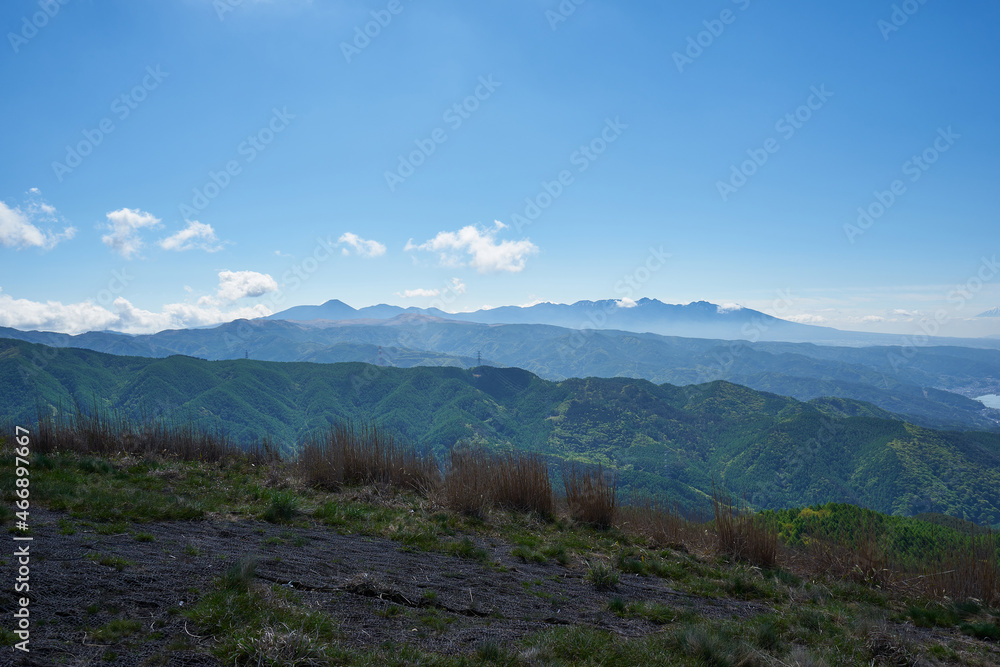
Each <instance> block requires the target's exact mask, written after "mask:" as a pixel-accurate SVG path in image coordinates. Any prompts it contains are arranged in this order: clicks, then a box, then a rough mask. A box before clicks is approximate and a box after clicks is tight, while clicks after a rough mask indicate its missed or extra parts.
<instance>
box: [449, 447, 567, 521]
mask: <svg viewBox="0 0 1000 667" xmlns="http://www.w3.org/2000/svg"><path fill="white" fill-rule="evenodd" d="M445 503H446V504H447V506H448V507H449V508H451V509H453V510H455V511H456V512H462V513H464V514H471V515H474V516H483V515H484V514H485V512H486V511H487V509H488V508H489V507H490V506H495V507H501V508H504V509H510V510H515V511H520V512H537V513H539V514H541V515H542V516H545V517H551V516H552V514H553V511H554V505H553V500H552V482H551V481H550V480H549V471H548V466H546V464H545V460H544V459H542V457H541V456H539V455H537V454H527V453H524V452H501V453H497V452H489V451H487V450H485V449H483V448H481V447H456V448H454V449H452V451H451V465H450V466H449V468H448V474H447V475H446V477H445Z"/></svg>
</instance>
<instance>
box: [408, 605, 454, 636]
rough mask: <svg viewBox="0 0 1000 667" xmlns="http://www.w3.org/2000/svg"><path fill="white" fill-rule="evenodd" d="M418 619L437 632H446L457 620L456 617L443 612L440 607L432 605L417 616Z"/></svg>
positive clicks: (424, 625)
mask: <svg viewBox="0 0 1000 667" xmlns="http://www.w3.org/2000/svg"><path fill="white" fill-rule="evenodd" d="M417 620H419V621H420V625H422V626H423V627H425V628H427V629H428V630H430V631H432V632H434V633H436V634H444V632H446V631H447V630H448V626H449V625H451V624H452V623H454V622H455V617H454V616H452V615H451V614H448V613H445V612H442V611H441V610H440V609H436V608H434V607H431V608H430V609H428V610H427V611H424V612H422V613H421V614H420V615H419V616H418V617H417Z"/></svg>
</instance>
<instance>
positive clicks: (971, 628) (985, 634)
mask: <svg viewBox="0 0 1000 667" xmlns="http://www.w3.org/2000/svg"><path fill="white" fill-rule="evenodd" d="M958 629H959V630H961V631H962V632H963V633H965V634H967V635H969V636H970V637H975V638H976V639H991V640H993V641H1000V625H997V624H996V623H960V624H959V626H958Z"/></svg>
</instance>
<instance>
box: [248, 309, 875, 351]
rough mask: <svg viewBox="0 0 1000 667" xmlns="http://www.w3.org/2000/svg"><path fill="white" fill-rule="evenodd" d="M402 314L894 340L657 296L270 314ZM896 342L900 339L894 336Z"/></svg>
mask: <svg viewBox="0 0 1000 667" xmlns="http://www.w3.org/2000/svg"><path fill="white" fill-rule="evenodd" d="M399 315H424V316H430V317H437V318H441V319H447V320H453V321H459V322H477V323H480V324H548V325H551V326H557V327H566V328H568V329H617V330H621V331H634V332H638V333H657V334H660V335H663V336H684V337H688V338H713V339H724V340H741V339H742V340H753V341H757V340H773V341H793V342H807V341H808V342H815V343H824V342H825V343H831V344H866V343H875V342H879V341H881V342H883V343H885V342H888V340H889V339H886V338H885V337H884V336H881V335H879V334H874V335H869V334H863V333H856V332H844V331H839V330H837V329H832V328H829V327H818V326H813V325H808V324H798V323H795V322H789V321H787V320H782V319H779V318H777V317H772V316H771V315H767V314H765V313H762V312H760V311H756V310H752V309H750V308H742V307H733V308H723V307H721V306H717V305H715V304H712V303H708V302H707V301H696V302H693V303H689V304H687V305H678V304H668V303H663V302H662V301H658V300H656V299H646V298H643V299H639V300H638V301H631V300H621V299H604V300H601V301H577V302H576V303H572V304H562V303H539V304H535V305H533V306H502V307H499V308H488V309H482V310H477V311H473V312H468V313H446V312H444V311H442V310H438V309H437V308H416V307H410V308H402V307H400V306H390V305H386V304H379V305H377V306H368V307H365V308H357V309H355V308H352V307H351V306H349V305H347V304H346V303H344V302H343V301H339V300H337V299H332V300H330V301H327V302H326V303H324V304H322V305H319V306H295V307H294V308H289V309H287V310H283V311H281V312H278V313H275V314H273V315H270V316H269V317H268V318H267V319H271V320H291V321H310V320H329V321H345V320H383V319H389V318H392V317H397V316H399ZM893 342H895V339H893Z"/></svg>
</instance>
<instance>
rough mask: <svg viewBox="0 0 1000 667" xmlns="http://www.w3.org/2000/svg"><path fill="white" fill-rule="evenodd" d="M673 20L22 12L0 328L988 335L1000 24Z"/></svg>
mask: <svg viewBox="0 0 1000 667" xmlns="http://www.w3.org/2000/svg"><path fill="white" fill-rule="evenodd" d="M577 1H579V0H577ZM679 4H681V3H659V2H617V3H613V2H610V1H603V0H583V1H582V2H579V4H577V2H576V1H574V0H564V1H563V2H559V0H506V1H504V2H499V1H493V2H489V1H488V2H477V3H468V2H456V1H452V2H447V1H444V0H419V2H411V1H408V0H395V1H393V2H389V1H388V0H386V1H384V2H383V1H381V0H378V1H374V2H351V1H345V0H338V1H332V0H329V1H328V0H312V2H309V1H307V0H270V1H268V0H243V1H242V2H240V1H238V0H117V1H116V0H101V1H97V0H64V1H63V2H58V1H57V0H53V1H51V2H46V1H44V0H43V1H42V2H38V0H35V1H33V2H29V1H22V0H8V1H7V2H4V3H3V7H2V9H0V17H2V26H3V31H4V33H5V38H4V43H3V44H2V45H0V78H2V80H3V82H4V84H5V86H4V101H3V104H2V105H0V114H2V121H3V128H4V130H3V132H2V133H0V155H2V156H3V159H2V160H0V203H2V204H0V324H2V325H8V326H16V327H18V328H23V329H36V328H37V329H50V330H61V331H81V330H86V329H103V328H111V329H119V330H125V331H134V332H138V331H153V330H158V329H163V328H169V327H177V326H196V325H203V324H208V323H211V322H214V321H220V320H225V319H232V318H233V317H237V316H246V315H254V314H266V313H268V312H272V311H277V310H281V309H283V308H287V307H290V306H293V305H298V304H303V303H321V302H323V301H325V300H327V299H331V298H338V299H341V300H343V301H345V302H347V303H349V304H351V305H354V306H357V307H360V306H365V305H370V304H375V303H395V304H400V305H416V306H431V305H434V306H437V307H442V308H443V309H444V310H450V311H455V310H470V309H476V308H479V307H482V306H484V305H489V306H499V305H508V304H515V305H517V304H525V303H532V302H535V301H539V300H544V301H555V302H572V301H576V300H579V299H601V298H619V299H630V298H631V299H638V298H639V297H642V296H647V297H652V298H657V299H660V300H662V301H666V302H670V303H687V302H690V301H694V300H702V299H703V300H708V301H712V302H714V303H720V304H730V303H738V304H742V305H745V306H748V307H753V308H757V309H760V310H764V311H766V312H770V313H772V314H776V315H778V316H780V317H786V318H788V319H794V320H796V321H802V322H815V323H821V324H826V325H830V326H837V327H840V328H845V329H855V330H863V331H887V332H899V333H920V332H922V331H929V330H930V329H933V332H935V333H942V334H947V335H987V334H1000V320H998V319H997V318H989V319H986V318H978V319H976V318H973V317H972V316H974V315H976V314H977V313H979V312H981V311H985V310H987V309H989V308H993V307H996V306H998V305H1000V267H997V266H996V265H995V264H994V257H995V255H996V253H997V250H998V248H997V245H996V242H995V239H996V229H997V220H998V213H1000V188H997V187H996V181H997V176H998V173H1000V167H998V162H997V157H996V156H997V155H1000V127H998V123H997V122H996V110H997V108H998V102H1000V95H998V89H1000V79H998V77H997V76H996V72H997V69H998V65H1000V44H998V42H997V40H996V39H995V26H996V25H997V22H998V20H1000V7H998V5H997V4H996V3H994V2H987V1H985V0H979V1H973V2H969V3H963V4H962V6H961V7H958V6H955V5H954V4H948V3H944V2H940V1H934V0H927V1H926V2H924V3H923V4H921V3H920V2H919V1H918V0H910V2H907V3H896V4H895V6H894V3H892V2H870V1H866V2H861V1H855V0H846V1H845V2H839V3H791V2H786V3H779V4H774V3H770V4H768V3H763V2H759V1H758V0H739V1H738V2H734V1H731V0H717V1H712V2H703V3H697V4H696V5H695V4H694V3H684V6H683V7H678V6H676V5H679ZM366 31H367V33H368V35H365V32H366ZM914 158H916V160H914ZM894 190H895V192H894ZM533 207H537V209H536V208H533ZM859 208H860V209H861V210H862V211H865V212H867V214H868V217H860V213H859ZM663 255H669V258H668V259H667V260H666V261H663V262H658V263H657V264H659V265H662V268H660V269H659V270H656V271H652V272H649V271H646V270H645V269H644V268H643V267H645V266H646V265H647V262H648V260H649V259H650V257H652V256H663ZM626 276H631V277H632V279H633V280H632V283H633V284H634V285H636V287H635V288H633V287H629V286H627V285H626V286H625V287H624V288H623V283H622V280H623V278H624V277H626Z"/></svg>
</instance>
